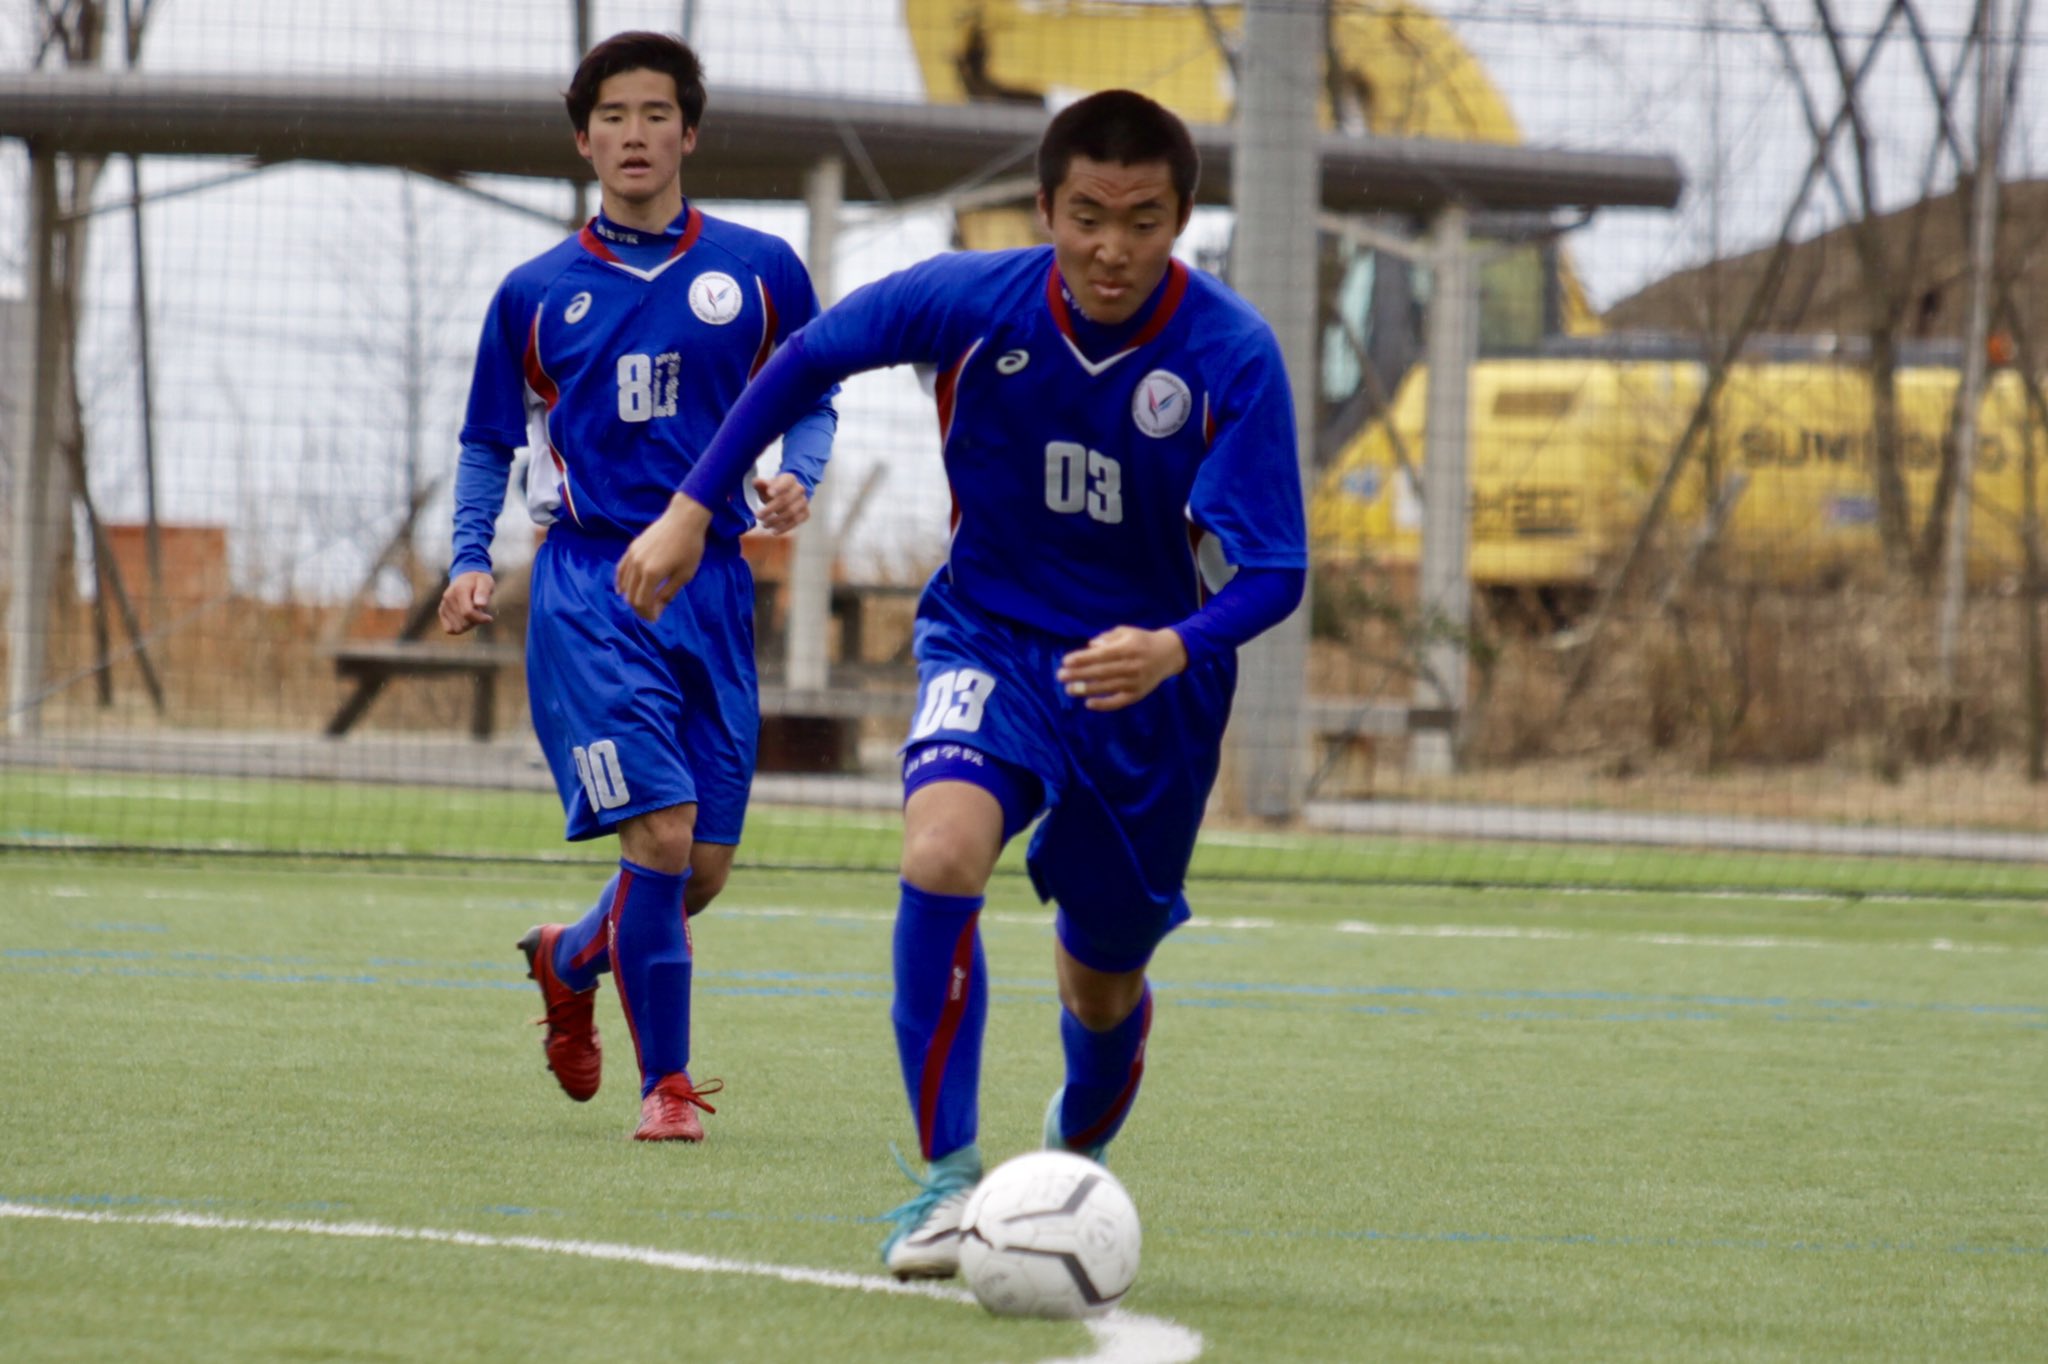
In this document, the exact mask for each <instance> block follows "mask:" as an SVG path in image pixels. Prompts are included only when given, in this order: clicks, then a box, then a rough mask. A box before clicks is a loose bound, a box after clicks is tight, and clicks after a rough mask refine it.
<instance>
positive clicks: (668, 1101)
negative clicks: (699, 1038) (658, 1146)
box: [633, 1071, 725, 1141]
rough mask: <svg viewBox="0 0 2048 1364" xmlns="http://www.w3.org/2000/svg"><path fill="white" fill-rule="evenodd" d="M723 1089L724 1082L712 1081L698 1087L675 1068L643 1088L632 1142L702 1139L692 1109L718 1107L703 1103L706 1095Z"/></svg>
mask: <svg viewBox="0 0 2048 1364" xmlns="http://www.w3.org/2000/svg"><path fill="white" fill-rule="evenodd" d="M724 1088H725V1081H723V1080H713V1081H711V1082H710V1083H709V1084H707V1085H705V1086H704V1087H703V1088H702V1089H698V1088H697V1087H695V1086H694V1085H692V1084H691V1083H690V1077H689V1076H687V1075H685V1074H683V1073H682V1072H681V1071H677V1072H676V1073H675V1074H674V1075H664V1076H662V1077H661V1079H659V1080H658V1081H656V1082H655V1085H654V1088H653V1089H650V1090H648V1091H647V1097H646V1098H644V1099H642V1100H641V1101H640V1127H639V1129H638V1130H637V1131H635V1132H634V1133H633V1140H634V1141H702V1140H704V1124H703V1122H701V1121H700V1120H699V1119H698V1117H697V1114H696V1109H699V1108H701V1109H703V1110H704V1111H705V1112H706V1113H716V1112H717V1111H718V1110H717V1109H715V1108H713V1107H712V1106H711V1105H710V1104H708V1103H705V1102H704V1096H705V1095H706V1094H716V1093H717V1092H718V1091H719V1090H721V1089H724Z"/></svg>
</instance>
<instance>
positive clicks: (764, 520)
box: [754, 473, 811, 535]
mask: <svg viewBox="0 0 2048 1364" xmlns="http://www.w3.org/2000/svg"><path fill="white" fill-rule="evenodd" d="M754 493H755V495H756V496H758V497H759V498H760V499H761V509H760V510H759V511H757V512H755V513H754V516H755V519H756V520H758V521H759V522H760V523H761V529H762V530H765V531H769V532H771V533H773V534H775V535H787V534H789V532H791V531H793V530H795V529H796V528H797V527H798V526H801V525H802V524H803V523H804V522H806V521H808V520H810V519H811V495H810V494H809V493H807V492H805V491H804V485H803V483H802V481H801V480H799V479H798V478H797V476H796V475H795V474H790V473H781V474H777V475H776V476H775V477H773V478H757V479H755V480H754Z"/></svg>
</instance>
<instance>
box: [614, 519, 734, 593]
mask: <svg viewBox="0 0 2048 1364" xmlns="http://www.w3.org/2000/svg"><path fill="white" fill-rule="evenodd" d="M710 528H711V512H710V509H709V508H707V507H705V506H704V504H703V503H701V502H698V501H696V500H695V499H694V498H689V497H685V496H684V495H683V494H681V493H677V494H676V495H675V496H674V497H672V498H670V499H669V502H668V509H667V510H666V511H664V512H662V514H661V515H660V516H657V517H656V518H655V519H654V524H653V525H651V526H649V527H648V528H647V529H646V530H643V531H641V532H640V533H639V534H638V535H636V536H634V537H633V543H632V544H630V545H627V546H626V552H625V554H624V555H623V556H621V557H620V559H619V568H618V574H617V577H616V582H617V584H618V589H619V595H620V596H622V597H624V598H625V599H626V603H627V605H629V606H631V607H632V608H633V613H634V614H635V615H637V616H639V617H640V619H642V620H647V621H655V620H660V619H661V613H662V611H663V610H664V609H665V608H666V607H667V606H668V604H669V603H670V602H672V601H674V600H675V598H676V594H677V593H678V592H681V591H682V590H683V589H684V588H685V587H687V586H689V583H690V579H692V578H694V577H696V576H697V565H698V564H700V563H702V562H703V560H704V533H705V532H706V531H708V530H709V529H710Z"/></svg>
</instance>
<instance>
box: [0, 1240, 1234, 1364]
mask: <svg viewBox="0 0 2048 1364" xmlns="http://www.w3.org/2000/svg"><path fill="white" fill-rule="evenodd" d="M0 1217H16V1218H24V1219H30V1220H39V1221H49V1222H86V1223H92V1224H97V1225H126V1226H147V1227H178V1228H183V1229H187V1230H194V1231H260V1232H279V1233H284V1234H288V1235H296V1236H339V1237H348V1238H353V1239H362V1240H384V1241H425V1242H432V1243H435V1244H439V1245H450V1246H463V1247H467V1248H471V1249H480V1250H531V1251H538V1252H541V1253H542V1254H547V1255H572V1256H576V1257H579V1258H581V1259H586V1260H614V1261H623V1262H626V1263H629V1264H639V1265H648V1266H651V1267H652V1268H655V1269H673V1270H676V1271H678V1272H680V1273H684V1274H743V1275H748V1276H750V1277H754V1278H763V1279H776V1280H779V1281H781V1282H783V1283H793V1284H808V1285H811V1286H814V1287H818V1288H850V1289H853V1290H855V1291H857V1292H861V1293H886V1294H892V1295H895V1296H898V1297H914V1298H932V1299H936V1300H938V1301H940V1302H949V1303H968V1304H972V1303H973V1302H974V1297H973V1295H972V1294H969V1293H967V1292H965V1291H964V1290H962V1289H958V1288H940V1287H937V1286H934V1285H931V1284H922V1283H898V1282H897V1281H896V1280H894V1279H891V1278H887V1277H885V1276H883V1275H880V1274H850V1273H847V1272H846V1271H844V1270H836V1269H807V1268H804V1267H802V1266H800V1265H771V1264H762V1263H759V1262H757V1261H752V1260H727V1259H722V1258H719V1257H716V1256H710V1255H691V1254H687V1253H685V1252H682V1251H673V1250H655V1249H652V1248H651V1247H647V1246H626V1245H617V1244H614V1243H611V1242H606V1241H550V1240H547V1239H544V1238H542V1237H538V1236H486V1235H484V1234H483V1233H481V1232H473V1231H440V1230H436V1229H434V1228H431V1227H391V1226H385V1225H383V1224H381V1223H377V1222H303V1221H266V1220H261V1219H256V1218H242V1217H215V1216H213V1215H211V1214H208V1213H188V1212H163V1213H109V1212H80V1211H77V1210H75V1209H70V1208H43V1207H37V1206H35V1205H34V1204H30V1203H7V1202H0ZM1083 1324H1084V1325H1086V1326H1087V1327H1088V1330H1089V1332H1090V1334H1091V1335H1093V1336H1094V1338H1095V1350H1094V1352H1093V1353H1091V1354H1087V1355H1079V1356H1069V1357H1066V1358H1062V1359H1057V1360H1047V1361H1044V1364H1189V1361H1192V1360H1195V1359H1198V1358H1200V1356H1201V1353H1202V1337H1201V1333H1200V1332H1198V1331H1191V1330H1189V1329H1188V1328H1187V1327H1185V1326H1182V1325H1180V1324H1178V1323H1177V1322H1172V1321H1168V1320H1166V1319H1165V1318H1163V1317H1147V1316H1143V1315H1140V1314H1139V1313H1136V1312H1126V1311H1123V1310H1121V1309H1119V1310H1117V1311H1114V1312H1111V1313H1110V1314H1109V1315H1107V1316H1105V1317H1099V1318H1096V1319H1095V1320H1092V1321H1088V1322H1085V1323H1083Z"/></svg>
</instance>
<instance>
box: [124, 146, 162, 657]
mask: <svg viewBox="0 0 2048 1364" xmlns="http://www.w3.org/2000/svg"><path fill="white" fill-rule="evenodd" d="M128 183H129V186H130V187H131V188H132V189H133V190H134V191H135V202H134V203H133V204H132V205H130V207H129V211H128V225H129V228H130V230H131V232H132V234H133V236H134V238H135V375H136V379H137V382H138V383H139V384H140V385H141V398H142V515H143V536H144V543H145V545H146V546H147V549H148V553H149V623H150V624H151V625H152V626H157V625H162V624H163V623H164V542H163V518H162V516H161V514H160V513H159V511H158V509H157V497H156V390H155V386H154V384H153V383H152V381H151V378H150V364H149V355H150V344H149V264H148V260H147V258H146V257H145V256H144V255H143V252H142V158H141V157H139V156H131V157H129V158H128Z"/></svg>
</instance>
